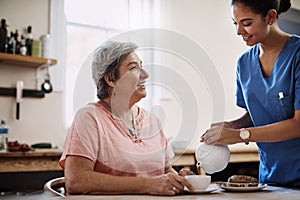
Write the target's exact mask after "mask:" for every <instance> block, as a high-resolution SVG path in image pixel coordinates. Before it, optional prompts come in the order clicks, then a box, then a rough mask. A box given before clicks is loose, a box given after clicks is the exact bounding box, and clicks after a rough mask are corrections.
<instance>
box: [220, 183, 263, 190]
mask: <svg viewBox="0 0 300 200" xmlns="http://www.w3.org/2000/svg"><path fill="white" fill-rule="evenodd" d="M218 186H219V187H220V188H221V189H224V190H228V191H235V192H252V191H259V190H261V189H263V188H265V187H267V186H268V185H267V184H258V185H257V186H246V185H244V186H232V185H230V184H228V183H226V182H223V183H222V182H221V183H218Z"/></svg>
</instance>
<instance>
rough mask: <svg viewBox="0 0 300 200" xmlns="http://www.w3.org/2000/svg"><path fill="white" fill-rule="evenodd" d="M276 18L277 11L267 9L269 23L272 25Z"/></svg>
mask: <svg viewBox="0 0 300 200" xmlns="http://www.w3.org/2000/svg"><path fill="white" fill-rule="evenodd" d="M276 20H277V11H276V10H275V9H271V10H269V11H268V14H267V22H268V24H269V25H272V24H274V23H275V22H276Z"/></svg>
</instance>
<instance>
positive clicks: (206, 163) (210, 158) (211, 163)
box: [195, 142, 230, 174]
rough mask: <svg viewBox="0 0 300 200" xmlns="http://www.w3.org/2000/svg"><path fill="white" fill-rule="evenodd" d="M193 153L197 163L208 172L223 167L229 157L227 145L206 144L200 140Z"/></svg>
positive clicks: (219, 169) (210, 172)
mask: <svg viewBox="0 0 300 200" xmlns="http://www.w3.org/2000/svg"><path fill="white" fill-rule="evenodd" d="M195 154H196V160H197V162H198V164H197V165H200V167H201V168H202V169H203V170H204V171H205V172H206V173H209V174H213V173H215V172H219V171H222V170H223V169H225V168H226V166H227V165H228V163H229V159H230V150H229V148H228V146H227V145H207V144H205V143H204V142H201V143H199V145H198V146H197V148H196V151H195Z"/></svg>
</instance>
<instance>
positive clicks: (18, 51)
mask: <svg viewBox="0 0 300 200" xmlns="http://www.w3.org/2000/svg"><path fill="white" fill-rule="evenodd" d="M14 37H15V41H16V54H20V47H21V41H20V35H19V31H18V29H16V31H15V34H14Z"/></svg>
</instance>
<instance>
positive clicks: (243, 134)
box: [240, 128, 251, 145]
mask: <svg viewBox="0 0 300 200" xmlns="http://www.w3.org/2000/svg"><path fill="white" fill-rule="evenodd" d="M250 135H251V134H250V131H249V130H248V129H245V128H242V129H240V138H241V139H242V140H243V141H244V142H245V144H246V145H248V144H249V140H250Z"/></svg>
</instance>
